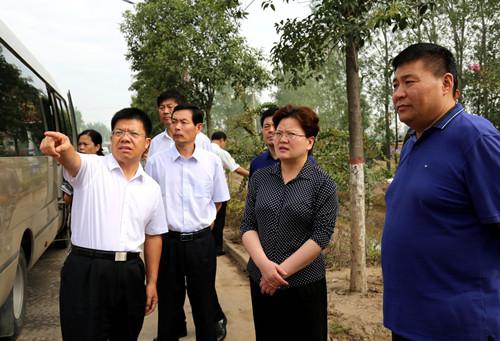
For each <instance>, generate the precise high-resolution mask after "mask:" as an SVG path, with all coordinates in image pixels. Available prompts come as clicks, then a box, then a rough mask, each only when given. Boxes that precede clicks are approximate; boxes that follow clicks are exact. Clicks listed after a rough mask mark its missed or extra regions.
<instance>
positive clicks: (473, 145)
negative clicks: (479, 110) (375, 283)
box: [382, 43, 500, 341]
mask: <svg viewBox="0 0 500 341" xmlns="http://www.w3.org/2000/svg"><path fill="white" fill-rule="evenodd" d="M393 68H394V72H395V75H394V93H393V102H394V107H395V108H396V110H397V111H398V114H399V118H400V119H401V121H403V122H404V123H406V124H407V125H409V126H410V127H411V128H412V129H413V130H414V132H413V133H412V135H411V136H410V138H409V140H408V142H407V143H406V144H405V146H404V148H403V151H402V153H401V161H400V164H399V167H398V169H397V171H396V174H395V176H394V180H393V182H392V183H391V185H390V186H389V189H388V190H387V194H386V204H387V214H386V222H385V226H384V232H383V236H382V270H383V275H384V325H385V326H386V327H387V328H389V329H390V330H391V331H392V333H393V334H392V335H393V340H433V341H440V340H442V341H445V340H446V341H448V340H454V341H456V340H471V341H472V340H485V341H486V340H500V223H499V222H500V181H499V180H498V179H499V174H500V134H499V132H498V130H497V129H496V128H495V127H494V126H493V125H492V124H491V123H490V122H489V121H487V120H486V119H484V118H482V117H479V116H474V115H471V114H469V113H467V112H465V110H464V108H463V107H462V105H461V104H459V103H456V102H455V99H454V94H455V91H456V89H457V85H458V82H457V74H456V66H455V62H454V59H453V55H452V54H451V52H450V51H448V50H447V49H445V48H443V47H441V46H438V45H434V44H424V43H421V44H415V45H412V46H410V47H408V48H406V49H405V50H403V51H402V52H401V53H400V54H399V55H398V56H397V57H396V58H395V59H394V60H393Z"/></svg>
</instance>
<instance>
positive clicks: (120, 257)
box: [71, 245, 140, 262]
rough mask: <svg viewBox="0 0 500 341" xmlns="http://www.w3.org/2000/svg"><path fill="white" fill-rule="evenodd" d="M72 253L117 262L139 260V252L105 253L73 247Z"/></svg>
mask: <svg viewBox="0 0 500 341" xmlns="http://www.w3.org/2000/svg"><path fill="white" fill-rule="evenodd" d="M71 253H73V254H75V255H79V256H85V257H90V258H102V259H109V260H112V261H115V262H126V261H128V260H131V259H137V258H139V256H140V254H139V252H125V251H123V252H119V251H104V250H94V249H87V248H86V247H80V246H76V245H73V246H72V247H71Z"/></svg>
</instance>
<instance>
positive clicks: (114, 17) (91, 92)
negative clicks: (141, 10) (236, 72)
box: [0, 0, 309, 125]
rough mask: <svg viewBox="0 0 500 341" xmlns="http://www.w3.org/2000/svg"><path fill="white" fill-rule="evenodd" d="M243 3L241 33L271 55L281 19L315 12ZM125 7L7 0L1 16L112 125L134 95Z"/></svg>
mask: <svg viewBox="0 0 500 341" xmlns="http://www.w3.org/2000/svg"><path fill="white" fill-rule="evenodd" d="M134 2H135V1H134ZM242 3H243V6H242V7H243V8H247V12H249V15H248V17H247V19H245V20H244V21H242V23H241V33H242V35H243V36H244V37H246V39H247V41H248V43H249V45H250V46H252V47H255V48H257V49H260V50H262V51H263V52H264V54H265V55H269V51H270V49H271V47H272V46H273V43H274V42H276V41H278V39H279V37H278V36H277V34H276V31H275V28H274V23H275V22H278V21H280V20H282V19H285V18H295V17H304V16H305V15H307V14H308V13H309V7H308V1H304V0H302V1H301V0H299V1H296V2H294V1H291V2H290V3H289V4H285V3H283V2H282V1H281V0H276V1H275V5H276V11H272V10H270V9H267V10H265V11H264V10H262V8H261V3H262V0H242ZM125 10H133V5H131V4H129V3H127V2H124V1H122V0H1V1H0V20H2V21H3V22H4V24H6V25H7V26H8V27H9V29H10V30H11V31H13V32H14V34H15V35H16V36H17V38H18V39H19V40H20V41H21V42H22V43H23V44H24V45H25V46H26V47H27V48H28V50H30V52H31V53H32V54H33V55H34V56H35V57H36V59H37V60H38V61H39V62H40V63H41V64H42V65H43V66H44V68H45V69H46V70H47V71H48V72H49V73H50V74H51V75H52V78H53V79H54V80H55V82H56V84H57V85H58V87H59V89H60V90H61V92H62V94H63V95H65V94H66V93H67V91H68V90H70V91H71V95H72V99H73V103H74V105H75V107H76V108H77V109H78V110H80V111H81V112H82V115H83V119H84V120H85V121H86V122H103V123H105V124H106V125H108V124H109V122H110V120H111V117H112V115H113V113H115V112H116V111H118V110H120V109H121V108H123V107H127V106H129V105H130V102H131V96H132V93H131V92H130V91H129V90H128V88H129V87H130V84H131V82H132V77H133V75H132V72H131V70H130V66H129V62H128V61H127V60H126V59H125V54H126V52H127V46H126V43H125V39H124V37H123V34H122V33H121V32H120V29H119V25H120V22H121V21H122V20H123V19H122V14H123V12H124V11H125Z"/></svg>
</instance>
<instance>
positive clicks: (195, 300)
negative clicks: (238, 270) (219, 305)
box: [158, 231, 216, 341]
mask: <svg viewBox="0 0 500 341" xmlns="http://www.w3.org/2000/svg"><path fill="white" fill-rule="evenodd" d="M208 232H210V231H208ZM165 244H166V247H165V249H164V251H165V256H164V257H162V261H161V264H160V271H159V274H158V295H159V297H158V298H159V302H158V341H171V340H176V341H177V340H178V339H179V338H178V334H177V330H178V329H177V327H178V323H179V311H180V310H181V309H182V306H183V303H184V297H185V296H184V295H185V294H184V293H185V291H186V290H187V294H188V297H189V302H190V303H191V309H192V312H193V320H194V324H195V328H196V340H197V341H214V340H215V339H216V337H215V326H214V321H215V307H214V295H215V269H216V265H215V264H216V257H215V245H214V239H213V237H212V234H211V233H204V234H203V235H202V236H201V237H200V238H198V239H195V240H191V241H180V240H178V239H176V238H173V237H172V236H170V235H169V234H168V233H167V235H166V237H165Z"/></svg>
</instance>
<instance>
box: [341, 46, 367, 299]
mask: <svg viewBox="0 0 500 341" xmlns="http://www.w3.org/2000/svg"><path fill="white" fill-rule="evenodd" d="M346 40H347V43H346V76H347V84H346V88H347V106H348V111H349V157H350V162H349V163H350V167H349V168H350V180H349V186H350V199H351V207H350V213H351V288H350V289H351V291H354V292H363V293H364V292H366V290H367V283H366V251H365V179H364V168H363V166H364V156H363V124H362V116H361V109H360V89H361V87H360V80H359V65H358V46H357V45H356V43H355V42H354V41H353V39H349V38H348V39H346Z"/></svg>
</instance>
